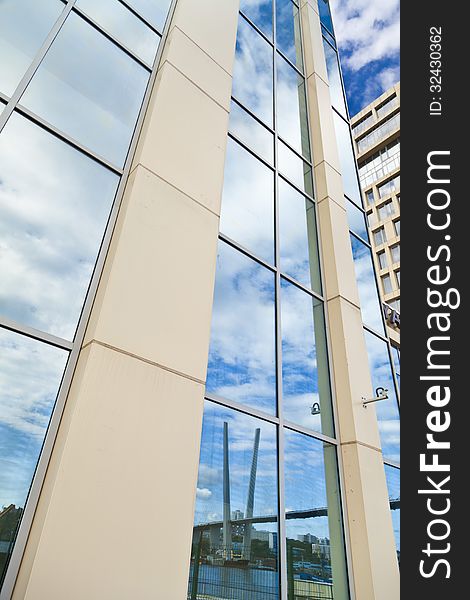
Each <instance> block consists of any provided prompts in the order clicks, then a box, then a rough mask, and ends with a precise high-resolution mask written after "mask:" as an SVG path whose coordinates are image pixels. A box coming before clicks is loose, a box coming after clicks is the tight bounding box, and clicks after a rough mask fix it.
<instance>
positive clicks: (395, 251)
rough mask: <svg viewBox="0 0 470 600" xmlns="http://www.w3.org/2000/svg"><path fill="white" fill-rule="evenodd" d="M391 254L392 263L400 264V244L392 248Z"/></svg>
mask: <svg viewBox="0 0 470 600" xmlns="http://www.w3.org/2000/svg"><path fill="white" fill-rule="evenodd" d="M390 252H391V254H392V262H394V263H397V262H400V244H395V246H392V247H391V248H390Z"/></svg>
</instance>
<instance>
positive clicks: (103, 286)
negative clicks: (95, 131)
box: [84, 167, 218, 381]
mask: <svg viewBox="0 0 470 600" xmlns="http://www.w3.org/2000/svg"><path fill="white" fill-rule="evenodd" d="M217 231H218V218H217V217H216V216H215V215H214V214H213V213H211V212H209V211H208V210H207V209H205V208H203V207H202V206H200V205H199V204H197V203H196V202H194V201H193V200H191V198H188V197H187V196H185V195H184V194H182V193H181V192H179V191H178V190H176V189H175V188H174V187H172V186H170V185H169V184H168V183H166V182H165V181H162V180H161V179H160V178H159V177H157V176H156V175H154V174H153V173H150V172H149V171H147V170H146V169H144V168H143V167H138V168H137V169H136V170H135V171H134V172H133V174H132V177H131V179H130V181H129V184H128V187H127V190H126V193H125V196H124V201H123V206H122V209H121V213H120V215H119V226H118V229H117V231H116V232H115V234H114V236H113V241H112V245H111V249H110V252H109V255H108V260H107V262H106V265H105V271H104V274H103V277H102V279H101V282H100V286H99V289H98V294H97V298H96V300H95V304H94V307H93V311H92V315H91V317H90V322H89V326H88V328H87V332H86V336H85V342H84V343H85V344H86V343H88V342H89V341H90V340H91V339H95V340H98V341H100V342H103V343H105V344H108V345H110V346H114V347H117V348H120V349H122V350H124V351H126V352H129V353H131V354H135V355H137V356H140V357H142V358H145V359H146V360H150V361H152V362H155V363H158V364H161V365H164V366H165V367H168V368H170V369H174V370H176V371H178V372H182V373H185V374H187V375H189V376H191V377H194V378H197V379H198V380H201V381H202V380H204V379H205V374H206V368H207V356H208V345H209V335H210V321H211V310H212V295H213V287H214V276H215V261H216V253H217Z"/></svg>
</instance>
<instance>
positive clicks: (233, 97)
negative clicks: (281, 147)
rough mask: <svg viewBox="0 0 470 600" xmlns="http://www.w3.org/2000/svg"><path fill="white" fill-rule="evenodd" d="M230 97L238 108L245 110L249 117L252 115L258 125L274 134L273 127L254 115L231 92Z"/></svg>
mask: <svg viewBox="0 0 470 600" xmlns="http://www.w3.org/2000/svg"><path fill="white" fill-rule="evenodd" d="M231 99H232V100H233V101H234V102H235V104H238V106H239V107H240V108H242V109H243V110H244V111H245V112H247V113H248V114H249V115H250V117H253V119H255V121H257V122H258V123H259V124H260V125H262V126H263V127H264V128H265V129H267V130H268V131H269V132H270V133H272V134H273V135H274V129H273V128H272V127H270V126H269V125H266V123H265V122H264V121H262V120H261V119H260V118H259V117H258V116H257V115H255V113H254V112H253V111H252V110H251V109H249V108H248V107H247V106H245V105H244V104H243V102H241V101H240V100H238V98H236V97H235V96H234V95H233V94H232V96H231Z"/></svg>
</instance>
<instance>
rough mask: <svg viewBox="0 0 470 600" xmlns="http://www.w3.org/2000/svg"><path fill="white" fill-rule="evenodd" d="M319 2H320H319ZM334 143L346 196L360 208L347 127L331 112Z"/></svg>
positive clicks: (359, 197)
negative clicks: (336, 145) (335, 142)
mask: <svg viewBox="0 0 470 600" xmlns="http://www.w3.org/2000/svg"><path fill="white" fill-rule="evenodd" d="M320 1H321V0H320ZM333 122H334V124H335V132H336V141H337V143H338V152H339V162H340V166H341V175H342V178H343V188H344V193H345V194H346V196H347V197H348V198H349V199H350V200H353V202H355V203H356V204H357V205H358V206H360V207H361V208H362V202H361V193H360V190H359V183H358V180H357V172H356V157H355V156H354V152H353V147H352V143H351V135H350V132H349V125H348V124H347V123H346V121H344V119H342V118H341V117H340V116H339V115H338V114H337V113H335V112H334V111H333Z"/></svg>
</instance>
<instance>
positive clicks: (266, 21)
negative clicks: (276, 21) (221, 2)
mask: <svg viewBox="0 0 470 600" xmlns="http://www.w3.org/2000/svg"><path fill="white" fill-rule="evenodd" d="M240 10H241V11H242V12H243V14H245V15H246V16H247V17H248V18H249V19H250V21H252V22H253V23H254V24H255V25H256V26H257V27H259V28H260V29H261V31H262V32H263V33H264V34H265V35H266V36H267V37H268V38H269V39H270V40H272V38H273V3H272V1H271V0H240Z"/></svg>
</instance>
